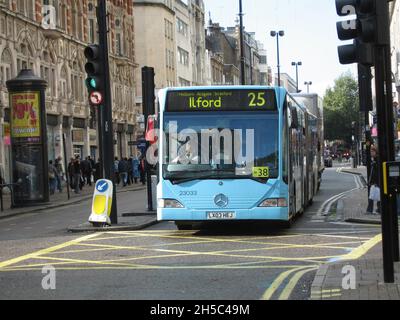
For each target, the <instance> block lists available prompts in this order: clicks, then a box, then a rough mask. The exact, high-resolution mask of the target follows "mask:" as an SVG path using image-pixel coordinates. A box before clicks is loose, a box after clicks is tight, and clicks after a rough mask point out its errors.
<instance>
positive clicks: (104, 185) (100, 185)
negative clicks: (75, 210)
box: [96, 180, 108, 193]
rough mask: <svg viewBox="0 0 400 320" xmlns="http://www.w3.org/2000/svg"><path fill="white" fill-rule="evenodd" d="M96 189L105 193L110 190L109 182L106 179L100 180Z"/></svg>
mask: <svg viewBox="0 0 400 320" xmlns="http://www.w3.org/2000/svg"><path fill="white" fill-rule="evenodd" d="M96 190H97V191H98V192H100V193H104V192H106V191H107V190H108V182H107V181H106V180H100V181H99V182H97V184H96Z"/></svg>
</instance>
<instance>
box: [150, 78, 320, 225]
mask: <svg viewBox="0 0 400 320" xmlns="http://www.w3.org/2000/svg"><path fill="white" fill-rule="evenodd" d="M159 104H160V110H159V111H160V114H159V127H160V134H159V145H158V147H159V150H158V154H159V156H160V158H159V177H160V179H159V183H158V186H157V198H158V208H157V218H158V220H159V221H173V222H175V223H176V225H177V227H178V229H180V230H188V229H191V228H192V227H193V225H195V224H198V223H203V222H208V221H214V222H215V221H217V222H218V221H281V222H283V223H284V224H285V225H287V226H290V224H291V223H292V221H293V219H294V217H295V216H296V215H298V214H301V213H303V212H304V210H305V208H306V207H307V206H308V205H309V204H311V203H312V200H313V197H314V195H315V194H316V192H317V189H318V187H317V181H318V174H319V172H318V170H319V168H318V162H317V157H318V138H317V117H316V116H315V115H314V114H312V113H311V112H309V111H307V109H306V108H305V107H304V106H302V105H301V104H299V103H298V102H297V101H296V100H295V99H294V98H293V97H292V96H291V95H290V94H289V93H288V92H287V91H286V90H285V89H283V88H275V87H259V86H230V87H188V88H169V89H163V90H161V91H160V92H159Z"/></svg>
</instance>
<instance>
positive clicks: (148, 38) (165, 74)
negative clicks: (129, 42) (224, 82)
mask: <svg viewBox="0 0 400 320" xmlns="http://www.w3.org/2000/svg"><path fill="white" fill-rule="evenodd" d="M133 4H134V16H135V30H136V36H135V37H136V44H137V46H136V56H137V57H138V59H137V63H138V65H139V67H140V69H141V68H142V67H144V66H148V67H153V68H154V70H155V86H156V91H158V90H159V89H161V88H166V87H177V86H178V87H185V86H198V85H204V84H205V83H206V80H205V77H206V75H205V74H206V64H205V56H206V48H205V34H204V25H205V23H204V3H203V1H202V0H133ZM136 92H137V99H136V105H137V106H138V107H140V106H141V104H142V97H141V96H142V80H141V74H140V72H138V73H137V76H136Z"/></svg>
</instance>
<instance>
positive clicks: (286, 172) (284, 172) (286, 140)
mask: <svg viewBox="0 0 400 320" xmlns="http://www.w3.org/2000/svg"><path fill="white" fill-rule="evenodd" d="M283 110H284V111H283V135H282V141H283V148H282V150H283V157H282V159H283V160H282V162H283V167H282V175H283V181H284V182H285V183H289V170H288V169H289V157H290V152H289V150H290V149H289V109H288V104H287V99H286V100H285V105H284V108H283Z"/></svg>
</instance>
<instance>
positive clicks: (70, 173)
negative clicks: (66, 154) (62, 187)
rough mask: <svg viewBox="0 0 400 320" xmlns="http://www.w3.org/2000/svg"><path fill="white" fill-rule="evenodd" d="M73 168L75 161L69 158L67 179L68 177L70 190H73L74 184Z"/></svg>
mask: <svg viewBox="0 0 400 320" xmlns="http://www.w3.org/2000/svg"><path fill="white" fill-rule="evenodd" d="M74 166H75V159H74V158H71V159H70V160H69V164H68V177H69V186H70V187H71V189H72V190H74V186H75V182H74V171H75V170H74Z"/></svg>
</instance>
